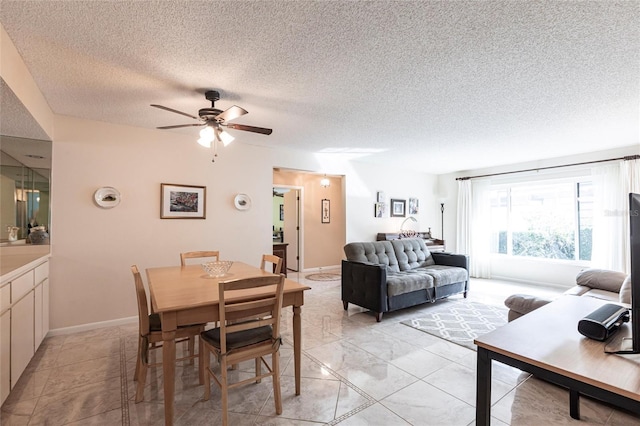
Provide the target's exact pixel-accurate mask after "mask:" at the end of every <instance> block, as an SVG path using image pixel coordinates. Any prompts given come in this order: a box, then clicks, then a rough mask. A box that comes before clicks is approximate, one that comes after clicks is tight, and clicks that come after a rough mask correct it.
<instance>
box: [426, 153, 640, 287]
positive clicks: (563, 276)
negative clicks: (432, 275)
mask: <svg viewBox="0 0 640 426" xmlns="http://www.w3.org/2000/svg"><path fill="white" fill-rule="evenodd" d="M638 154H640V146H637V145H634V146H629V147H626V148H617V149H610V150H604V151H599V152H592V153H588V154H583V155H573V156H571V157H561V158H554V159H550V160H540V161H532V162H528V163H519V164H510V165H507V166H501V167H492V168H487V169H476V170H468V171H464V172H459V173H452V174H447V175H440V176H438V189H439V191H440V192H442V193H447V194H448V199H449V202H448V205H450V206H451V208H446V209H445V230H446V231H445V232H446V234H447V249H448V250H449V249H451V250H453V251H455V240H456V232H455V228H456V213H457V192H458V186H457V181H456V180H455V179H456V178H457V177H463V176H480V175H485V174H492V173H503V172H509V171H517V170H529V169H536V168H543V167H551V166H557V165H565V164H576V163H582V162H589V161H598V160H606V159H611V158H621V157H624V156H630V155H638ZM585 167H588V166H585ZM622 237H623V238H626V237H627V236H622ZM449 241H451V244H449ZM595 250H597V248H595ZM588 266H589V264H588V262H562V261H548V260H546V261H545V260H536V259H518V258H507V257H505V256H500V255H494V256H493V257H492V259H491V275H492V278H503V279H509V280H514V281H521V282H527V283H532V284H544V285H552V286H557V287H570V286H572V285H574V284H575V277H576V275H577V273H578V272H580V271H581V270H582V269H584V268H586V267H588Z"/></svg>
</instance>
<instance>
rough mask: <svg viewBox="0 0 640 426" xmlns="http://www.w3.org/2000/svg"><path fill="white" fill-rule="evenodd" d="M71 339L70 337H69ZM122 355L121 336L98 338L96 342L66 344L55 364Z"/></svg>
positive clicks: (60, 364)
mask: <svg viewBox="0 0 640 426" xmlns="http://www.w3.org/2000/svg"><path fill="white" fill-rule="evenodd" d="M68 339H69V338H68ZM111 356H115V357H119V356H120V338H119V337H118V338H116V339H106V340H96V341H94V342H91V343H89V342H84V343H73V344H66V343H65V344H64V345H63V347H62V349H61V350H60V353H59V354H58V358H57V359H56V362H55V365H56V366H62V365H67V364H73V363H77V362H81V361H86V360H90V359H97V358H104V357H111Z"/></svg>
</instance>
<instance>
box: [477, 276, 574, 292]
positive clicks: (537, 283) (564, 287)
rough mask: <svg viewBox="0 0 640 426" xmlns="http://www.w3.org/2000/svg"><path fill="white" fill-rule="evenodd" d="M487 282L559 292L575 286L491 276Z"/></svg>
mask: <svg viewBox="0 0 640 426" xmlns="http://www.w3.org/2000/svg"><path fill="white" fill-rule="evenodd" d="M472 279H484V278H473V277H472ZM489 280H497V281H505V282H512V283H517V284H528V285H532V286H540V287H551V288H557V289H561V290H567V289H569V288H571V287H573V286H574V285H575V284H572V285H568V286H567V285H562V284H558V283H551V282H543V281H533V280H522V279H517V278H513V277H503V276H501V275H492V276H491V278H489ZM471 291H473V287H471Z"/></svg>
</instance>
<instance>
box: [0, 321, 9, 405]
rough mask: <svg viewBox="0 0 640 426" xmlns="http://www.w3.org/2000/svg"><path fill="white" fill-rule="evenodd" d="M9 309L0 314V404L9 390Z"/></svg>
mask: <svg viewBox="0 0 640 426" xmlns="http://www.w3.org/2000/svg"><path fill="white" fill-rule="evenodd" d="M10 355H11V311H6V312H5V313H4V314H2V316H0V405H2V403H3V402H4V400H5V399H7V396H8V395H9V391H10V390H11V358H10Z"/></svg>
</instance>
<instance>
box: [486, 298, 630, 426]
mask: <svg viewBox="0 0 640 426" xmlns="http://www.w3.org/2000/svg"><path fill="white" fill-rule="evenodd" d="M606 303H611V302H606V301H603V300H598V299H594V298H591V297H578V296H563V297H560V298H559V299H558V300H556V301H554V302H552V303H549V304H547V305H545V306H543V307H541V308H539V309H536V310H535V311H533V312H531V313H529V314H527V315H525V316H523V317H520V318H518V319H517V320H515V321H512V322H510V323H509V324H507V325H505V326H503V327H501V328H499V329H498V330H495V331H492V332H491V333H488V334H485V335H483V336H481V337H478V338H477V339H476V340H475V344H476V345H477V346H478V364H477V372H478V374H477V383H476V425H477V426H483V425H489V424H490V417H491V362H492V360H496V361H498V362H501V363H503V364H507V365H511V366H513V367H516V368H519V369H520V370H523V371H527V372H529V373H532V374H534V375H535V376H537V377H539V378H541V379H544V380H548V381H550V382H552V383H556V384H558V385H561V386H565V387H567V388H568V389H569V395H570V397H569V411H570V415H571V417H573V418H574V419H579V418H580V401H579V397H580V395H581V394H582V395H587V396H590V397H593V398H595V399H599V400H601V401H605V402H608V403H611V404H613V405H616V406H618V407H621V408H624V409H626V410H630V411H633V412H635V413H639V414H640V356H639V355H616V354H606V353H605V352H604V349H605V343H604V342H598V341H596V340H591V339H587V338H586V337H584V336H582V335H581V334H580V333H578V321H580V320H581V319H582V318H584V317H585V316H586V315H588V314H589V313H591V312H593V311H594V310H596V309H597V308H599V307H600V306H602V305H603V304H606ZM630 331H631V328H630V326H629V324H625V325H623V326H622V327H621V329H620V331H619V332H618V333H617V334H616V335H614V337H612V339H613V340H620V339H621V338H622V337H623V336H624V335H630Z"/></svg>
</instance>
